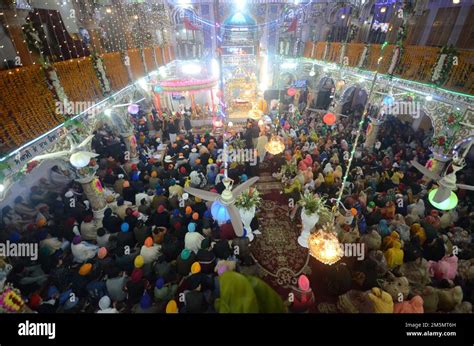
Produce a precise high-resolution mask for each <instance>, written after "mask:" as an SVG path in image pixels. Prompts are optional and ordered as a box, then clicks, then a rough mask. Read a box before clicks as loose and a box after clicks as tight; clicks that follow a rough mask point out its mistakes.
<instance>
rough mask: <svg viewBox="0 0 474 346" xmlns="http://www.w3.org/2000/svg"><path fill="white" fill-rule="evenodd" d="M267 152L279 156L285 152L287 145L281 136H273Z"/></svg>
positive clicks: (266, 146) (267, 146)
mask: <svg viewBox="0 0 474 346" xmlns="http://www.w3.org/2000/svg"><path fill="white" fill-rule="evenodd" d="M265 150H266V151H268V152H269V153H270V154H272V155H278V154H280V153H282V152H283V150H285V145H284V144H283V141H282V140H281V138H280V137H279V136H272V138H271V139H270V141H269V142H268V143H267V144H266V145H265Z"/></svg>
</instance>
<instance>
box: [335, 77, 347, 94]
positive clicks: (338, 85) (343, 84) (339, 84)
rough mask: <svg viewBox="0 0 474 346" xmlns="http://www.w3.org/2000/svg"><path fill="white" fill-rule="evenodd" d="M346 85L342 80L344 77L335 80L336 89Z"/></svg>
mask: <svg viewBox="0 0 474 346" xmlns="http://www.w3.org/2000/svg"><path fill="white" fill-rule="evenodd" d="M345 85H346V82H345V81H344V79H340V80H338V81H337V82H336V90H337V91H339V90H341V89H342V88H344V86H345Z"/></svg>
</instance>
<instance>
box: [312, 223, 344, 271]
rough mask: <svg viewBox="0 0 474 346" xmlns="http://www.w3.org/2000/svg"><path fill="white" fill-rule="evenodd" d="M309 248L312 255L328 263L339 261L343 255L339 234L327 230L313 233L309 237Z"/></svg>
mask: <svg viewBox="0 0 474 346" xmlns="http://www.w3.org/2000/svg"><path fill="white" fill-rule="evenodd" d="M308 248H309V254H310V255H311V256H313V257H314V258H316V259H317V260H318V261H319V262H322V263H324V264H328V265H332V264H334V263H336V262H338V261H339V260H340V259H341V258H342V255H343V251H342V248H341V244H340V243H339V239H337V236H336V235H335V234H334V233H332V232H328V231H325V230H319V231H317V232H316V233H311V235H310V236H309V238H308Z"/></svg>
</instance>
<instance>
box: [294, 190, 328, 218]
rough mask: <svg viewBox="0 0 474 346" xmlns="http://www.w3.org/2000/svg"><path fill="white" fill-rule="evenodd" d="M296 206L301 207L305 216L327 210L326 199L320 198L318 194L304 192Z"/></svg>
mask: <svg viewBox="0 0 474 346" xmlns="http://www.w3.org/2000/svg"><path fill="white" fill-rule="evenodd" d="M300 196H301V199H300V200H299V201H298V204H299V205H300V206H302V207H303V208H304V210H305V213H306V214H307V215H311V214H316V213H319V212H320V211H321V210H324V209H327V207H326V198H324V197H320V196H319V195H318V194H315V193H311V192H309V191H306V192H305V193H304V194H301V195H300Z"/></svg>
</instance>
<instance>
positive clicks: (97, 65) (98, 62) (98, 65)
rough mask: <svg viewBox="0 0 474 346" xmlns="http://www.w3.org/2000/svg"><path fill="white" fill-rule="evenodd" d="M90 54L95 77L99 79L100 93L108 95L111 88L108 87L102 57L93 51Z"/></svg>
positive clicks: (108, 83)
mask: <svg viewBox="0 0 474 346" xmlns="http://www.w3.org/2000/svg"><path fill="white" fill-rule="evenodd" d="M91 56H92V65H93V66H94V70H95V73H96V75H97V79H99V82H100V88H101V89H102V93H103V94H104V95H108V94H109V93H110V91H111V89H110V82H109V79H108V78H107V74H106V72H105V66H104V59H103V58H102V57H101V56H99V55H97V54H95V53H93V54H92V55H91Z"/></svg>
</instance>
